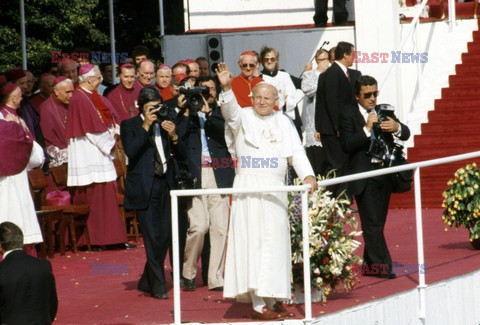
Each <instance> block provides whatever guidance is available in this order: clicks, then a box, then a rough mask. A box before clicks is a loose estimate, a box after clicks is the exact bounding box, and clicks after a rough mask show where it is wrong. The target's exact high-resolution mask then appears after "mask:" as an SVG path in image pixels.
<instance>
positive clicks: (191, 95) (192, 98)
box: [178, 86, 210, 113]
mask: <svg viewBox="0 0 480 325" xmlns="http://www.w3.org/2000/svg"><path fill="white" fill-rule="evenodd" d="M178 90H179V92H180V94H183V95H185V100H186V102H187V103H186V108H189V109H190V113H196V112H198V111H200V110H202V107H203V95H209V94H210V89H209V88H208V87H205V86H199V87H190V88H188V87H180V88H179V89H178Z"/></svg>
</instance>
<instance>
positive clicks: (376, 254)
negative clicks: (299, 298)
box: [339, 76, 410, 279]
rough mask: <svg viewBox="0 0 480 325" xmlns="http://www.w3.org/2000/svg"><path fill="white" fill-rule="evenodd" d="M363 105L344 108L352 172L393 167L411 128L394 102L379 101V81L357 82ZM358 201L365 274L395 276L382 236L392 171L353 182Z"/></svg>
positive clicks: (343, 122)
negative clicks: (395, 154) (397, 112)
mask: <svg viewBox="0 0 480 325" xmlns="http://www.w3.org/2000/svg"><path fill="white" fill-rule="evenodd" d="M355 94H356V100H357V102H358V104H355V105H351V106H347V107H345V109H344V110H343V111H342V113H341V115H340V123H339V129H340V143H341V145H342V149H343V150H344V151H345V152H346V153H347V154H348V155H349V161H348V170H347V171H348V174H356V173H361V172H366V171H370V170H375V169H379V168H383V167H388V165H389V162H390V161H391V159H392V157H391V152H392V150H393V149H394V148H397V149H395V150H398V148H399V146H398V145H396V144H395V141H396V139H398V140H402V141H405V140H407V139H408V138H409V137H410V130H409V129H408V127H407V126H406V125H405V124H402V123H401V122H400V121H399V120H398V118H397V117H396V116H395V114H394V108H393V106H390V105H377V97H378V88H377V81H376V80H375V79H374V78H373V77H370V76H361V77H359V78H358V80H357V81H356V83H355ZM348 187H349V190H350V192H351V193H352V194H353V195H354V196H355V199H356V201H357V205H358V210H359V214H360V220H361V223H362V229H363V238H364V241H365V248H364V254H363V268H362V271H363V272H362V273H363V274H364V275H369V276H377V277H381V278H389V279H391V278H395V277H396V275H395V273H393V271H392V259H391V257H390V253H389V251H388V247H387V243H386V241H385V237H384V234H383V230H384V227H385V222H386V219H387V214H388V204H389V201H390V195H391V192H392V178H391V175H390V174H387V175H383V176H378V177H372V178H368V179H361V180H358V181H354V182H352V183H349V184H348Z"/></svg>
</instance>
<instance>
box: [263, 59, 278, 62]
mask: <svg viewBox="0 0 480 325" xmlns="http://www.w3.org/2000/svg"><path fill="white" fill-rule="evenodd" d="M263 61H264V62H275V61H277V59H276V58H264V59H263Z"/></svg>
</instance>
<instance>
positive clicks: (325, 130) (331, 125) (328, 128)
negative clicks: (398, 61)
mask: <svg viewBox="0 0 480 325" xmlns="http://www.w3.org/2000/svg"><path fill="white" fill-rule="evenodd" d="M347 71H348V74H349V75H350V80H348V78H347V76H346V75H345V73H344V72H343V70H342V68H340V66H339V65H338V64H337V63H333V64H332V65H331V66H330V67H329V68H328V69H327V70H326V71H325V72H324V73H322V74H321V75H320V76H319V77H318V86H317V97H316V102H315V130H317V132H320V134H322V135H336V134H337V131H338V130H339V121H338V120H339V116H340V113H341V110H342V109H343V107H345V106H346V105H351V104H353V103H355V95H354V85H355V82H356V81H357V79H358V78H359V77H360V76H361V75H362V74H361V73H360V71H358V70H354V69H350V68H348V69H347Z"/></svg>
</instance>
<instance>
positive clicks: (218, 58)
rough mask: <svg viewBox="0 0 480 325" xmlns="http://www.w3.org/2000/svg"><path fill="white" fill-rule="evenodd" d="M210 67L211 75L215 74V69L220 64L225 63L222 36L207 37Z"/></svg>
mask: <svg viewBox="0 0 480 325" xmlns="http://www.w3.org/2000/svg"><path fill="white" fill-rule="evenodd" d="M207 52H208V66H209V68H210V72H211V73H213V74H214V73H215V68H216V67H217V64H218V63H219V62H222V61H223V46H222V36H221V35H218V34H217V35H208V36H207Z"/></svg>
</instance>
